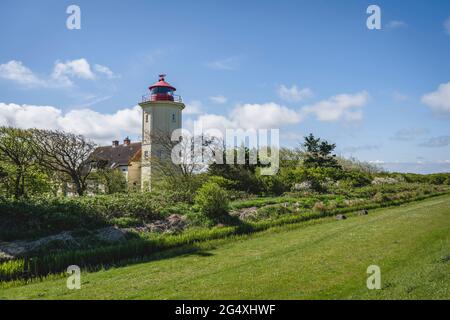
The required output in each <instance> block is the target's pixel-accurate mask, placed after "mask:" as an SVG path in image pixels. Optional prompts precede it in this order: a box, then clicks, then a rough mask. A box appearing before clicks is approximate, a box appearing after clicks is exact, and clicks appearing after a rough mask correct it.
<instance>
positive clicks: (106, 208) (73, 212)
mask: <svg viewBox="0 0 450 320" xmlns="http://www.w3.org/2000/svg"><path fill="white" fill-rule="evenodd" d="M189 210H190V209H189V208H188V207H187V206H186V205H183V204H181V203H179V202H177V201H176V199H175V196H174V195H172V194H171V193H169V192H164V193H160V192H149V193H129V194H121V193H117V194H114V195H96V196H84V197H71V198H70V197H33V198H29V199H25V198H22V199H17V200H15V199H11V198H1V197H0V240H3V241H9V240H17V239H25V238H35V237H41V236H47V235H51V234H55V233H59V232H61V231H68V230H74V229H77V228H86V229H96V228H101V227H105V226H108V225H114V224H116V223H117V224H118V225H121V226H122V225H123V226H125V225H128V224H129V223H131V224H133V221H134V222H136V221H151V220H155V219H161V218H163V217H166V216H168V215H170V214H173V213H178V214H186V213H187V212H188V211H189ZM124 218H126V219H124ZM118 219H119V220H118Z"/></svg>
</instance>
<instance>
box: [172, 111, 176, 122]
mask: <svg viewBox="0 0 450 320" xmlns="http://www.w3.org/2000/svg"><path fill="white" fill-rule="evenodd" d="M172 122H176V120H175V113H172Z"/></svg>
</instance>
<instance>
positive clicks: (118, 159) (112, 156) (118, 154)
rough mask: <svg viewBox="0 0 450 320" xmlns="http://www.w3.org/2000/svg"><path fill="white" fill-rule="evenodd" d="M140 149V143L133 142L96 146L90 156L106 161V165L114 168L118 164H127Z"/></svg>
mask: <svg viewBox="0 0 450 320" xmlns="http://www.w3.org/2000/svg"><path fill="white" fill-rule="evenodd" d="M140 151H141V143H140V142H133V143H130V144H129V145H124V144H122V145H118V146H114V147H113V146H106V147H98V148H97V149H95V150H94V152H93V153H92V155H91V158H93V159H95V160H96V161H98V160H104V161H107V163H108V166H110V167H111V168H115V167H118V166H128V164H129V163H130V161H131V160H132V159H133V158H134V157H136V155H137V154H138V153H140Z"/></svg>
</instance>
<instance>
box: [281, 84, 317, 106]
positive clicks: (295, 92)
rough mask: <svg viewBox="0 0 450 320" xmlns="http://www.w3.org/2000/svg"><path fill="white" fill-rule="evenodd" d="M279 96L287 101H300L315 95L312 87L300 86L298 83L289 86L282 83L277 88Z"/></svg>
mask: <svg viewBox="0 0 450 320" xmlns="http://www.w3.org/2000/svg"><path fill="white" fill-rule="evenodd" d="M277 93H278V95H279V97H280V98H281V99H283V100H285V101H287V102H299V101H302V100H304V99H306V98H310V97H312V96H313V92H312V90H311V89H310V88H303V89H302V88H299V87H297V86H296V85H293V86H291V87H290V88H288V87H287V86H285V85H283V84H282V85H280V86H279V87H278V88H277Z"/></svg>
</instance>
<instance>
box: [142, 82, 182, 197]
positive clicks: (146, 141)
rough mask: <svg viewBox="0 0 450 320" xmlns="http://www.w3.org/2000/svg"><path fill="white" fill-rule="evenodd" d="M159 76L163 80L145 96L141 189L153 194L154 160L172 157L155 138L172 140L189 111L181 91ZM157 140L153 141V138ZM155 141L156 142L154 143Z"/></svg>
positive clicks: (143, 101)
mask: <svg viewBox="0 0 450 320" xmlns="http://www.w3.org/2000/svg"><path fill="white" fill-rule="evenodd" d="M165 77H166V75H165V74H161V75H159V80H158V82H156V83H155V84H153V85H151V86H150V87H149V90H150V92H149V93H147V94H145V95H143V96H142V101H141V102H140V103H139V106H140V107H141V108H142V111H143V112H142V156H141V157H142V158H141V189H142V190H143V191H149V190H151V187H152V161H151V160H152V159H163V158H164V159H167V161H170V154H165V153H167V150H165V147H164V146H162V145H161V143H160V141H158V139H155V137H161V136H165V137H169V138H170V137H171V135H172V132H173V131H174V130H176V129H181V124H182V118H181V117H182V111H183V109H184V108H185V105H184V104H183V100H182V98H181V96H179V95H175V94H174V92H175V91H176V90H177V89H176V88H175V87H173V86H172V85H170V84H169V83H168V82H166V80H165ZM152 138H153V139H152ZM152 140H153V141H152Z"/></svg>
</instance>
